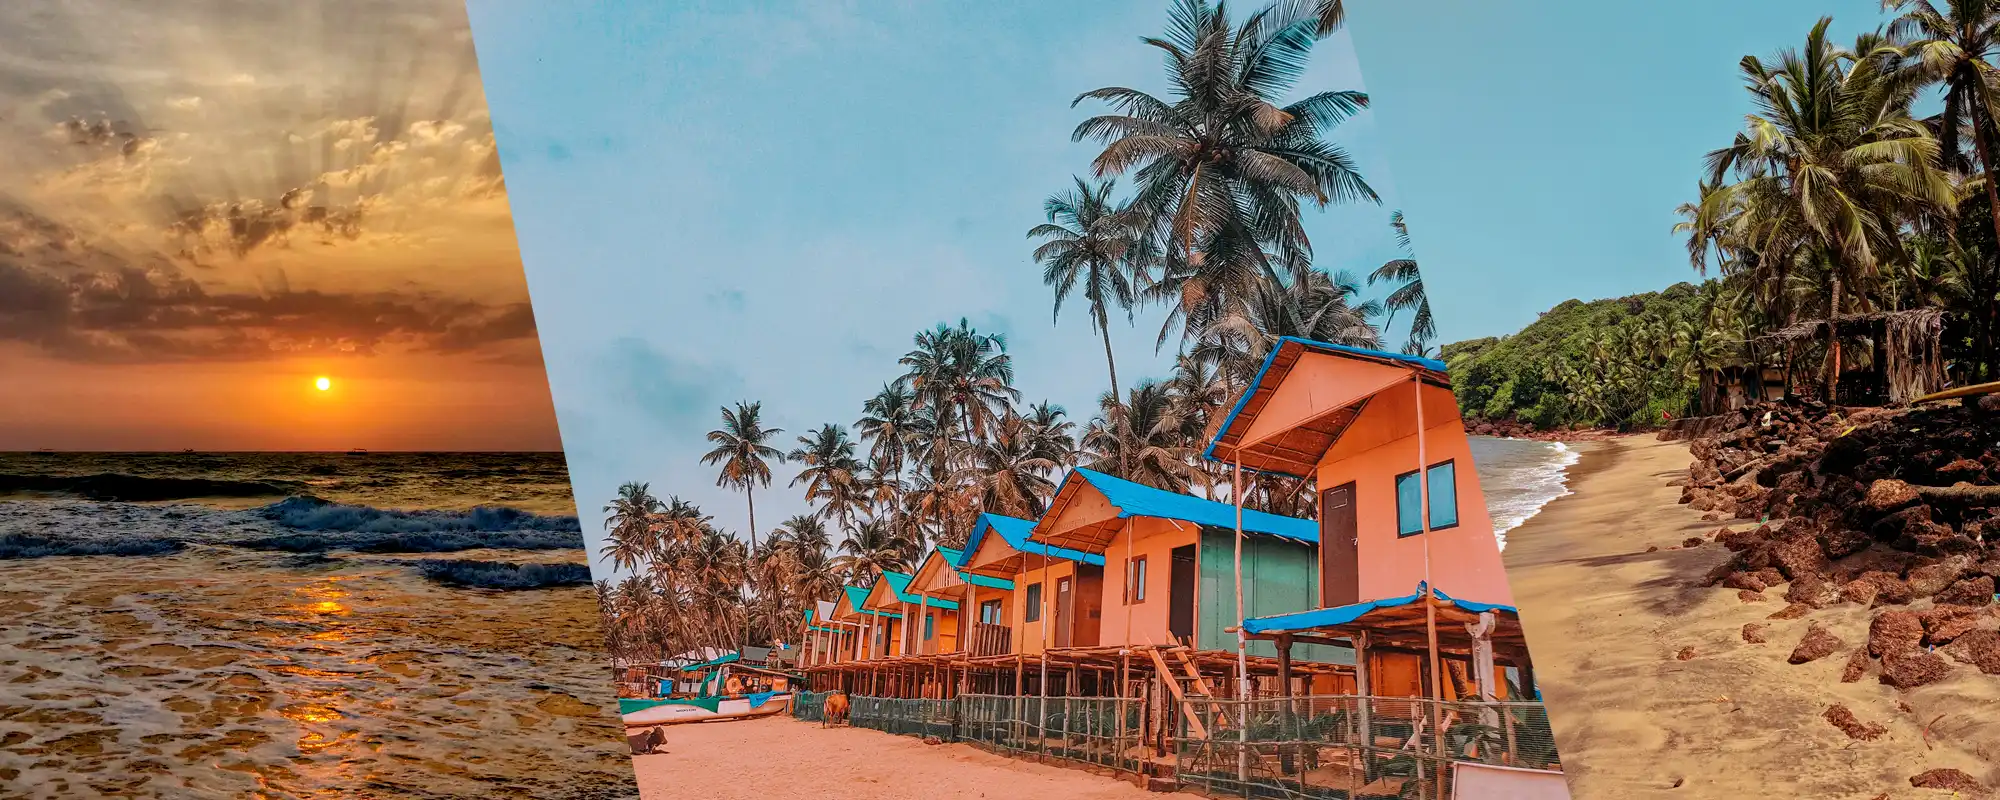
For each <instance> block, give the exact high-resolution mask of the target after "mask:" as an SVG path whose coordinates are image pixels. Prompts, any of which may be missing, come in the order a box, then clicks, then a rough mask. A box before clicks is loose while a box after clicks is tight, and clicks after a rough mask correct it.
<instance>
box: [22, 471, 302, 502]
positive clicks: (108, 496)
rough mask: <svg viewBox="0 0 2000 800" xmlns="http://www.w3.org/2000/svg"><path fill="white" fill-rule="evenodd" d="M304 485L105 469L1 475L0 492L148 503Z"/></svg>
mask: <svg viewBox="0 0 2000 800" xmlns="http://www.w3.org/2000/svg"><path fill="white" fill-rule="evenodd" d="M303 488H304V486H303V485H301V484H299V483H296V482H293V481H276V480H261V481H242V480H227V479H219V478H173V477H154V476H147V475H127V474H125V473H121V472H102V473H98V474H95V475H11V474H0V494H15V493H20V492H46V493H50V494H68V495H75V496H78V497H82V498H84V499H87V500H98V501H105V502H127V503H144V502H158V501H162V500H187V499H192V498H196V497H283V496H285V495H289V494H296V493H298V492H299V491H300V490H301V489H303Z"/></svg>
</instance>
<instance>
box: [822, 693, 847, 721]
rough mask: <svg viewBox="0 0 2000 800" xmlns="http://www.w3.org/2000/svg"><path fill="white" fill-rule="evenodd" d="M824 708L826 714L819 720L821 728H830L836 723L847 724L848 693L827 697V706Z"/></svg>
mask: <svg viewBox="0 0 2000 800" xmlns="http://www.w3.org/2000/svg"><path fill="white" fill-rule="evenodd" d="M822 708H823V711H824V713H822V714H820V719H819V726H820V727H822V728H825V727H830V726H832V725H833V724H834V723H836V722H838V723H839V724H841V725H846V724H847V693H846V692H834V693H833V694H829V695H827V696H826V705H825V706H823V707H822Z"/></svg>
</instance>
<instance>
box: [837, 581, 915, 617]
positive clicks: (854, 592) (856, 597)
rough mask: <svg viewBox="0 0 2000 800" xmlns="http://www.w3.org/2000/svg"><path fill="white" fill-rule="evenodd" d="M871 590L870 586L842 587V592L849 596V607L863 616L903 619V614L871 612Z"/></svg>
mask: <svg viewBox="0 0 2000 800" xmlns="http://www.w3.org/2000/svg"><path fill="white" fill-rule="evenodd" d="M878 580H879V578H878ZM869 588H870V587H868V586H842V587H840V590H841V591H842V592H845V593H846V594H847V604H848V606H850V607H852V608H853V609H854V610H855V611H859V612H861V613H863V614H874V615H875V616H878V617H890V618H892V619H902V618H903V615H901V614H891V613H889V612H887V611H872V610H870V609H869V608H868V607H867V604H868V589H869Z"/></svg>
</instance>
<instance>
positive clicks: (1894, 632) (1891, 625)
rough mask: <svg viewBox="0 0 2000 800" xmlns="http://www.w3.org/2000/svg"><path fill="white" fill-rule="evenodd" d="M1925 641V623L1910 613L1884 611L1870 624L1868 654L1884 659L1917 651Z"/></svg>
mask: <svg viewBox="0 0 2000 800" xmlns="http://www.w3.org/2000/svg"><path fill="white" fill-rule="evenodd" d="M1923 640H1924V622H1923V619H1922V618H1920V617H1918V616H1917V615H1916V614H1915V613H1913V612H1909V611H1884V612H1882V613H1880V614H1876V615H1875V619H1874V621H1872V622H1869V623H1868V654H1869V655H1871V656H1876V657H1878V658H1879V657H1882V656H1886V655H1889V654H1890V653H1903V652H1909V651H1912V650H1915V649H1917V645H1918V644H1921V643H1922V642H1923Z"/></svg>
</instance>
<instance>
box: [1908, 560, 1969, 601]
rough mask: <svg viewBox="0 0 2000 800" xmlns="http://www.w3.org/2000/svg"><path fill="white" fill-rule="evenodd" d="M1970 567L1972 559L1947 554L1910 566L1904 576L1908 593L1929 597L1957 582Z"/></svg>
mask: <svg viewBox="0 0 2000 800" xmlns="http://www.w3.org/2000/svg"><path fill="white" fill-rule="evenodd" d="M1971 568H1972V559H1971V558H1970V557H1968V556H1964V555H1956V556H1947V557H1945V558H1942V559H1939V560H1937V561H1933V562H1931V563H1929V564H1924V565H1922V566H1918V567H1912V568H1911V569H1910V574H1909V575H1908V576H1907V577H1906V581H1907V582H1908V583H1909V585H1910V594H1912V595H1915V596H1917V597H1929V596H1931V595H1934V594H1937V593H1938V592H1942V591H1944V590H1945V587H1948V586H1950V585H1952V584H1953V583H1957V582H1958V578H1959V576H1961V575H1964V574H1965V573H1966V571H1967V570H1969V569H1971Z"/></svg>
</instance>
